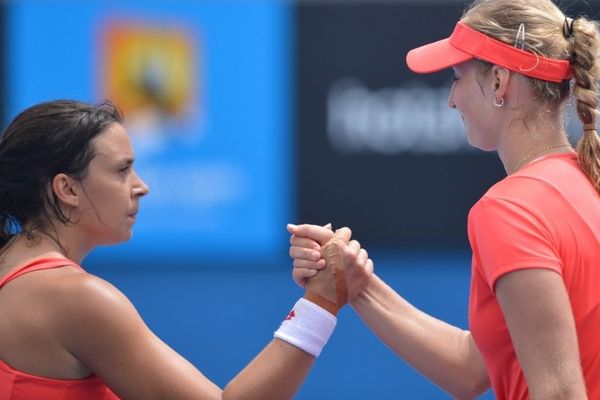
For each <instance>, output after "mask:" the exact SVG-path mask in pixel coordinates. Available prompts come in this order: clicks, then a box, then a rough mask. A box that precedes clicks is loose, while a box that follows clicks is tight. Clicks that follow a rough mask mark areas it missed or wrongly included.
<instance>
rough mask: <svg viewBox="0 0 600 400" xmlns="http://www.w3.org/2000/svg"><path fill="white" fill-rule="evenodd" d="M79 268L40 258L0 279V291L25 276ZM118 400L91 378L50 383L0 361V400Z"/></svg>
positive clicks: (102, 385)
mask: <svg viewBox="0 0 600 400" xmlns="http://www.w3.org/2000/svg"><path fill="white" fill-rule="evenodd" d="M66 266H72V267H76V268H78V269H80V270H82V271H83V268H81V267H80V266H79V265H77V264H75V263H73V262H72V261H70V260H67V259H66V258H43V259H39V260H35V261H33V262H31V263H29V264H27V265H24V266H22V267H19V268H17V269H16V270H15V271H13V272H11V273H10V274H8V275H7V276H5V277H3V278H2V279H0V289H1V288H2V287H3V286H4V285H5V284H6V283H8V282H10V281H12V280H13V279H15V278H18V277H19V276H21V275H24V274H26V273H29V272H33V271H39V270H42V269H50V268H60V267H66ZM34 399H44V400H45V399H51V400H82V399H85V400H119V398H118V397H117V396H116V395H115V394H114V393H113V392H112V391H111V390H110V389H109V388H108V387H107V386H106V385H105V384H104V382H102V380H101V379H100V378H99V377H97V376H95V375H92V376H90V377H87V378H84V379H52V378H45V377H42V376H35V375H31V374H28V373H25V372H21V371H18V370H16V369H14V368H12V367H11V366H10V365H8V364H6V363H5V362H4V361H2V360H0V400H34Z"/></svg>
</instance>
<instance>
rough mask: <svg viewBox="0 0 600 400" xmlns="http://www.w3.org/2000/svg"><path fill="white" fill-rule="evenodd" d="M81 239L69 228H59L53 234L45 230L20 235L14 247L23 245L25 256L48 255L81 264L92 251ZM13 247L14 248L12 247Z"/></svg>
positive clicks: (27, 231)
mask: <svg viewBox="0 0 600 400" xmlns="http://www.w3.org/2000/svg"><path fill="white" fill-rule="evenodd" d="M79 237H82V235H81V234H77V232H72V229H69V227H68V226H64V225H62V224H61V226H58V227H57V229H53V230H52V231H51V232H48V231H45V230H39V229H35V230H27V229H25V230H24V232H22V233H21V234H19V235H18V236H17V238H16V239H15V242H14V244H13V246H19V245H23V246H25V249H27V250H25V249H23V252H24V254H25V253H28V254H35V255H38V256H40V255H46V254H53V255H54V256H62V257H66V258H68V259H70V260H72V261H74V262H76V263H78V264H80V263H81V261H82V260H83V258H84V257H85V255H86V254H87V253H88V252H89V250H91V247H90V248H88V247H86V246H84V245H83V244H82V243H81V241H80V240H78V238H79ZM11 247H12V246H11Z"/></svg>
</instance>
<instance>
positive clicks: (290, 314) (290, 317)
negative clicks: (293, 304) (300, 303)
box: [283, 310, 296, 321]
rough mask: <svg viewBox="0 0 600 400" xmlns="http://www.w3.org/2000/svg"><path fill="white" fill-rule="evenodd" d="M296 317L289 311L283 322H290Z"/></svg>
mask: <svg viewBox="0 0 600 400" xmlns="http://www.w3.org/2000/svg"><path fill="white" fill-rule="evenodd" d="M295 316H296V313H295V312H294V310H292V311H290V313H289V314H288V315H287V317H285V318H284V319H283V320H284V321H287V320H290V319H292V318H294V317H295Z"/></svg>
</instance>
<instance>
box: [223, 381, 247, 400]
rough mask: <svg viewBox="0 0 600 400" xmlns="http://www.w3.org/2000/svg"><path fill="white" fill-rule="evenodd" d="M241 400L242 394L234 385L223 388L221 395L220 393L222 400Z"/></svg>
mask: <svg viewBox="0 0 600 400" xmlns="http://www.w3.org/2000/svg"><path fill="white" fill-rule="evenodd" d="M243 398H244V396H243V394H242V393H240V391H239V390H237V389H236V388H235V385H231V382H230V383H229V384H228V385H227V386H225V389H223V393H221V399H222V400H240V399H243Z"/></svg>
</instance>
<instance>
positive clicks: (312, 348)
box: [273, 298, 337, 357]
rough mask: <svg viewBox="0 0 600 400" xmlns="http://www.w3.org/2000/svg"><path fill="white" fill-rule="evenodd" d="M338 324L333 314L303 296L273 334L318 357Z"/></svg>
mask: <svg viewBox="0 0 600 400" xmlns="http://www.w3.org/2000/svg"><path fill="white" fill-rule="evenodd" d="M336 324H337V318H336V317H335V316H334V315H333V314H331V313H329V312H328V311H326V310H324V309H323V308H321V307H319V306H318V305H316V304H315V303H313V302H311V301H308V300H306V299H303V298H302V299H300V300H298V301H297V302H296V304H294V308H293V309H292V311H290V313H289V314H288V316H287V317H286V318H285V319H284V320H283V322H282V323H281V326H280V327H279V329H277V330H276V331H275V334H274V335H273V336H274V337H276V338H278V339H281V340H283V341H285V342H288V343H289V344H292V345H294V346H296V347H298V348H300V349H302V350H304V351H305V352H307V353H309V354H311V355H313V356H315V357H318V356H319V354H321V350H323V347H324V346H325V344H326V343H327V340H329V337H330V336H331V334H332V333H333V329H334V328H335V325H336Z"/></svg>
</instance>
